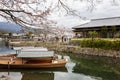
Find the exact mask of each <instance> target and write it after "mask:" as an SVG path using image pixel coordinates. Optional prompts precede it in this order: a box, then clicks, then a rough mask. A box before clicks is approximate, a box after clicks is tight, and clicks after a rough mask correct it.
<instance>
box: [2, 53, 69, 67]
mask: <svg viewBox="0 0 120 80" xmlns="http://www.w3.org/2000/svg"><path fill="white" fill-rule="evenodd" d="M53 56H54V51H40V52H38V51H36V52H35V51H34V52H32V51H30V52H29V51H21V52H20V53H19V54H17V56H14V57H13V56H12V57H11V56H9V57H1V58H0V67H1V68H52V67H64V66H65V64H66V63H67V60H66V59H60V60H57V59H56V58H54V57H53Z"/></svg>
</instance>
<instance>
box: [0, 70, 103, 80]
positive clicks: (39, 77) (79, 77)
mask: <svg viewBox="0 0 120 80" xmlns="http://www.w3.org/2000/svg"><path fill="white" fill-rule="evenodd" d="M0 80H102V79H101V78H99V77H93V76H88V75H84V74H77V73H68V72H59V71H57V72H52V71H48V72H46V71H45V72H39V71H37V72H36V71H35V72H30V71H27V72H26V71H25V72H9V74H8V72H1V73H0Z"/></svg>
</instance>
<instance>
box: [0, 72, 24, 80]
mask: <svg viewBox="0 0 120 80" xmlns="http://www.w3.org/2000/svg"><path fill="white" fill-rule="evenodd" d="M0 80H22V74H21V73H20V72H9V74H8V72H0Z"/></svg>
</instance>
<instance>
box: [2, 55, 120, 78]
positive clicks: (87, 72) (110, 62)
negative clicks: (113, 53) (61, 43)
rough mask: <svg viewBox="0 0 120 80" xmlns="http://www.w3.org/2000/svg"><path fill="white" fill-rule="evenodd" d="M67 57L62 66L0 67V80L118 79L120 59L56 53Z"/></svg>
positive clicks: (119, 75) (119, 76)
mask: <svg viewBox="0 0 120 80" xmlns="http://www.w3.org/2000/svg"><path fill="white" fill-rule="evenodd" d="M58 54H59V55H62V56H64V58H68V60H69V62H68V63H67V64H66V66H65V67H64V68H52V69H25V70H23V69H19V70H18V69H17V70H16V69H9V70H8V69H0V80H120V59H118V58H110V57H109V58H108V57H98V56H89V55H80V54H74V53H58Z"/></svg>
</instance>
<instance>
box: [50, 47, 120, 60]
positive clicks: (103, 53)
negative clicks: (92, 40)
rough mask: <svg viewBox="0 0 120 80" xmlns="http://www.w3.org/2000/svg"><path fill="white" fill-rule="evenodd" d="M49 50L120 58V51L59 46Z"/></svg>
mask: <svg viewBox="0 0 120 80" xmlns="http://www.w3.org/2000/svg"><path fill="white" fill-rule="evenodd" d="M49 49H50V50H54V51H59V52H67V53H74V54H84V55H93V56H94V55H96V56H106V57H116V58H120V51H114V50H103V49H96V48H79V47H76V46H57V47H49Z"/></svg>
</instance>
